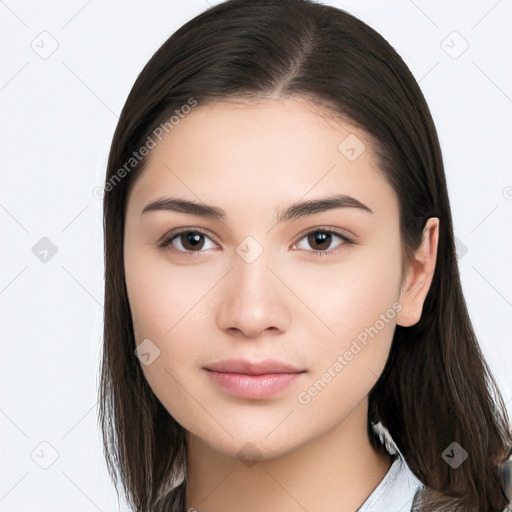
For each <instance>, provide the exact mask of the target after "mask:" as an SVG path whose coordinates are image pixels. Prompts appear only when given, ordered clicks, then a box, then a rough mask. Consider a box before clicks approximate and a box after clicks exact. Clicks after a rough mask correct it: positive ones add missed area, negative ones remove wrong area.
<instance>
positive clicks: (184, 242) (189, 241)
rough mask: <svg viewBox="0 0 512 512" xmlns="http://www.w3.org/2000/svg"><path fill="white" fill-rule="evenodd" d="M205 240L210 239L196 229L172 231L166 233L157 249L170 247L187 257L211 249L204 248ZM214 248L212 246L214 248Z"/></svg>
mask: <svg viewBox="0 0 512 512" xmlns="http://www.w3.org/2000/svg"><path fill="white" fill-rule="evenodd" d="M205 238H207V239H210V237H209V236H208V235H207V234H206V233H203V232H202V231H199V230H197V229H185V230H182V231H178V232H176V231H172V232H171V233H167V234H166V235H165V236H164V238H163V239H162V240H161V241H160V242H158V244H157V245H158V246H159V247H170V248H171V249H172V250H174V251H177V252H180V253H184V254H186V255H187V256H189V255H191V254H193V253H199V252H201V251H203V250H206V249H211V248H212V247H205V242H204V240H205ZM210 240H211V239H210ZM215 246H216V245H215V244H214V247H215ZM187 253H188V254H187Z"/></svg>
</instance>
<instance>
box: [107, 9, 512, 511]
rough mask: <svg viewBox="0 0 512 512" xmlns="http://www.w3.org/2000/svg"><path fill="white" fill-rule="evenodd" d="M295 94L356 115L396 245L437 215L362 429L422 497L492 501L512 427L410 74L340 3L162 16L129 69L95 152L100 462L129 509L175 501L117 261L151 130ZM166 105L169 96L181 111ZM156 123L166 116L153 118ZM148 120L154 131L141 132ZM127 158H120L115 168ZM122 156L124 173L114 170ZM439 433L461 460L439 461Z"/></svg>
mask: <svg viewBox="0 0 512 512" xmlns="http://www.w3.org/2000/svg"><path fill="white" fill-rule="evenodd" d="M290 95H298V96H301V97H304V98H307V99H309V100H311V101H313V102H315V103H316V104H317V105H319V106H320V107H322V108H323V109H324V110H325V111H326V112H328V113H331V114H333V115H335V116H339V117H340V118H342V119H345V120H349V121H351V122H352V123H353V124H355V125H357V126H359V127H361V128H362V129H364V130H365V131H366V132H367V133H368V134H369V135H370V136H371V137H372V139H373V140H374V141H375V146H376V148H377V150H378V158H379V164H380V169H381V171H382V172H383V174H384V175H385V177H386V179H387V180H388V182H389V183H390V185H391V186H392V187H393V189H394V190H395V192H396V194H397V196H398V200H399V205H400V212H401V214H400V215H401V217H400V225H401V226H400V227H401V233H402V239H403V245H404V248H405V249H406V251H407V253H408V254H411V253H412V251H414V249H416V248H417V247H418V245H419V243H420V241H421V236H422V231H423V228H424V226H425V222H426V220H427V219H428V218H429V217H438V218H439V219H440V234H439V247H438V257H437V265H436V270H435V273H434V277H433V282H432V285H431V288H430V290H429V293H428V295H427V298H426V301H425V304H424V308H423V313H422V316H421V319H420V321H419V322H418V323H417V324H416V325H414V326H412V327H408V328H404V327H401V326H397V328H396V331H395V334H394V338H393V343H392V347H391V352H390V354H389V358H388V361H387V364H386V367H385V369H384V371H383V373H382V375H381V376H380V378H379V380H378V382H377V383H376V384H375V386H374V388H373V389H372V391H371V393H370V395H369V411H368V434H369V436H370V439H371V442H372V443H373V444H374V446H375V447H378V446H379V440H378V438H377V437H376V435H375V434H374V432H373V430H372V425H373V424H375V423H377V422H379V421H380V422H381V423H382V425H384V426H385V427H386V428H387V429H388V430H389V432H390V433H391V436H392V438H393V440H394V441H395V443H396V445H397V446H398V448H399V449H400V451H401V452H402V454H403V456H404V458H405V460H406V462H407V464H408V465H409V467H410V468H411V470H412V471H413V473H414V474H415V475H416V476H417V477H418V478H419V479H420V480H421V481H422V482H423V483H424V484H425V486H426V491H425V492H424V493H423V496H422V499H421V500H420V504H421V510H424V511H427V510H428V511H430V510H432V511H433V510H436V511H439V510H450V511H453V510H468V511H478V512H482V511H489V512H498V511H501V510H502V509H503V508H504V506H505V505H506V499H505V496H504V494H503V492H502V490H501V486H500V481H499V479H498V476H497V473H496V470H495V466H496V464H497V463H498V462H499V461H500V460H501V459H502V458H503V457H504V456H505V455H506V453H507V451H508V449H509V448H510V445H511V444H512V441H511V430H510V425H509V420H508V416H507V413H506V409H505V406H504V404H503V400H502V397H501V395H500V393H499V390H498V388H497V386H496V383H495V381H494V379H493V377H492V375H491V372H490V370H489V367H488V366H487V364H486V362H485V360H484V358H483V355H482V353H481V351H480V348H479V346H478V343H477V340H476V337H475V333H474V331H473V328H472V326H471V322H470V319H469V316H468V311H467V308H466V303H465V301H464V297H463V293H462V289H461V283H460V279H459V272H458V267H457V258H456V252H455V244H454V235H453V227H452V217H451V213H450V204H449V199H448V193H447V187H446V180H445V174H444V168H443V161H442V156H441V150H440V146H439V142H438V137H437V133H436V129H435V127H434V123H433V121H432V117H431V114H430V111H429V109H428V106H427V104H426V102H425V99H424V97H423V95H422V93H421V90H420V88H419V86H418V84H417V83H416V81H415V79H414V77H413V76H412V74H411V72H410V71H409V69H408V68H407V66H406V65H405V63H404V62H403V60H402V59H401V58H400V57H399V55H398V54H397V53H396V52H395V51H394V50H393V48H392V47H391V46H390V45H389V43H388V42H387V41H386V40H385V39H384V38H383V37H382V36H380V35H379V34H378V33H377V32H375V31H374V30H373V29H372V28H370V27H369V26H367V25H366V24H365V23H363V22H362V21H360V20H358V19H357V18H355V17H353V16H352V15H350V14H348V13H346V12H344V11H342V10H340V9H336V8H334V7H330V6H325V5H321V4H316V3H314V2H313V1H311V0H228V1H226V2H224V3H221V4H218V5H216V6H214V7H211V8H209V9H208V10H206V11H205V12H203V13H202V14H200V15H198V16H196V17H195V18H194V19H192V20H191V21H189V22H187V23H186V24H185V25H183V26H182V27H181V28H180V29H179V30H177V31H176V32H175V33H174V34H173V35H172V36H171V37H170V38H169V39H168V40H167V41H166V42H165V43H164V44H163V45H162V46H161V47H160V48H159V49H158V51H157V52H156V53H155V54H154V55H153V57H152V58H151V59H150V60H149V62H148V63H147V64H146V66H145V67H144V69H143V70H142V72H141V73H140V75H139V76H138V78H137V80H136V82H135V84H134V86H133V88H132V90H131V92H130V94H129V96H128V99H127V101H126V104H125V105H124V108H123V111H122V113H121V117H120V119H119V123H118V125H117V128H116V130H115V134H114V137H113V140H112V145H111V149H110V155H109V159H108V168H107V174H106V182H105V191H106V193H105V196H104V236H105V238H104V242H105V316H104V346H103V354H102V366H101V376H100V379H101V382H100V388H99V398H100V402H99V405H100V407H99V421H100V423H101V428H102V434H103V441H104V449H105V456H106V459H107V463H108V469H109V472H110V474H111V476H112V478H113V480H114V483H115V486H116V489H118V482H119V479H120V480H121V483H122V486H123V489H124V491H125V495H126V498H127V500H128V502H129V503H130V506H132V507H133V508H134V510H136V511H137V512H142V511H144V512H148V511H152V512H153V511H160V510H161V511H164V510H172V511H176V512H177V511H180V512H181V511H182V510H183V509H184V486H185V484H186V479H185V481H184V482H183V483H182V485H181V486H178V487H173V482H179V481H180V480H182V479H183V478H184V477H185V476H186V446H185V437H184V429H183V428H182V427H181V426H180V425H179V424H178V423H177V422H176V421H175V420H174V418H172V417H171V416H170V414H169V413H168V412H167V411H166V410H165V409H164V407H163V406H162V404H161V403H160V402H159V401H158V399H157V398H156V397H155V395H154V394H153V392H152V390H151V389H150V387H149V385H148V384H147V382H146V379H145V378H144V375H143V373H142V370H141V367H140V364H139V361H138V359H137V358H136V357H135V355H134V348H135V340H134V334H133V328H132V321H131V314H130V308H129V303H128V298H127V292H126V286H125V274H124V266H123V230H124V215H125V207H126V200H127V195H128V192H129V190H130V188H131V186H132V185H133V183H134V181H135V180H136V179H137V176H138V175H140V173H141V171H142V170H143V168H144V165H145V163H146V160H147V158H146V157H141V158H139V157H137V161H135V160H132V159H133V153H134V151H137V150H138V149H139V148H141V147H142V146H144V145H146V146H147V144H148V142H149V140H150V139H154V138H155V135H156V134H157V133H159V132H158V127H159V126H161V125H162V124H163V125H164V126H167V128H166V131H168V130H169V129H170V128H171V125H170V124H169V119H171V118H172V116H173V115H176V111H183V112H184V110H183V106H184V105H190V104H191V103H192V102H196V104H199V105H204V104H206V103H209V102H214V101H217V100H219V101H221V100H222V99H228V98H234V97H237V98H245V99H247V100H251V101H259V100H261V99H265V98H267V97H273V98H284V97H286V96H290ZM180 109H181V110H180ZM166 122H167V125H165V123H166ZM155 130H156V131H155ZM127 162H130V164H129V165H128V166H127ZM121 169H124V172H121ZM453 442H456V443H458V444H459V445H460V446H462V447H463V448H464V449H465V450H466V451H467V452H468V454H469V456H468V459H467V460H466V461H465V462H464V463H463V464H462V465H460V466H459V467H458V468H457V469H454V468H452V467H451V466H450V465H449V464H447V463H445V462H444V460H443V459H442V454H443V452H444V451H445V449H446V448H447V447H448V446H449V445H450V444H451V443H453Z"/></svg>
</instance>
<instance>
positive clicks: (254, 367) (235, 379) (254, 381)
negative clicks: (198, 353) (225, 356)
mask: <svg viewBox="0 0 512 512" xmlns="http://www.w3.org/2000/svg"><path fill="white" fill-rule="evenodd" d="M203 369H204V370H205V371H206V374H207V375H208V377H209V378H210V379H211V380H212V381H213V382H215V383H216V384H217V385H218V386H219V387H220V388H221V389H222V390H223V391H225V392H227V393H228V394H230V395H232V396H236V397H240V398H252V399H255V398H270V397H272V396H274V395H277V394H278V393H279V392H281V391H283V390H284V389H286V388H287V387H288V386H290V385H291V384H293V383H294V382H296V381H297V380H298V379H299V378H300V377H301V375H302V374H303V373H306V370H302V369H300V368H298V367H296V366H294V365H291V364H289V363H285V362H281V361H277V360H272V359H266V360H264V361H259V362H251V361H248V360H244V359H229V360H224V361H218V362H215V363H212V364H209V365H208V366H206V367H204V368H203Z"/></svg>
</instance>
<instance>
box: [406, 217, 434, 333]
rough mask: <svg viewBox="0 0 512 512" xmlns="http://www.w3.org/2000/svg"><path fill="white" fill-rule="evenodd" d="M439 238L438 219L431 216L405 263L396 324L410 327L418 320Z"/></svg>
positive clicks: (428, 287) (428, 286)
mask: <svg viewBox="0 0 512 512" xmlns="http://www.w3.org/2000/svg"><path fill="white" fill-rule="evenodd" d="M438 240H439V219H438V218H436V217H431V218H430V219H428V221H427V223H426V224H425V228H424V229H423V238H422V241H421V244H420V246H419V247H418V249H417V250H416V252H415V253H414V257H413V260H412V261H410V262H409V263H408V264H407V269H406V271H405V276H404V279H403V282H402V288H401V291H400V300H399V302H400V304H401V305H402V309H401V310H400V312H399V313H398V315H397V324H398V325H401V326H402V327H410V326H411V325H414V324H416V323H418V322H419V320H420V318H421V312H422V310H423V303H424V301H425V297H426V296H427V293H428V290H429V289H430V285H431V283H432V278H433V276H434V270H435V268H436V259H437V246H438Z"/></svg>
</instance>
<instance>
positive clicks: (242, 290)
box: [217, 251, 291, 339]
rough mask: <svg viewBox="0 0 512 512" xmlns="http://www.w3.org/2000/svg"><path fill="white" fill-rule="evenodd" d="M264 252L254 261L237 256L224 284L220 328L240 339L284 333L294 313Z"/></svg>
mask: <svg viewBox="0 0 512 512" xmlns="http://www.w3.org/2000/svg"><path fill="white" fill-rule="evenodd" d="M269 263H271V262H270V261H269V258H268V257H267V254H266V252H265V251H264V252H263V254H261V255H260V256H259V257H258V258H257V259H256V260H255V261H252V262H250V263H249V262H248V261H246V260H244V259H243V258H242V257H239V256H238V255H237V256H236V257H235V258H234V268H233V269H232V270H231V271H230V272H229V273H228V275H227V276H226V277H225V279H224V280H223V282H222V288H221V289H222V292H221V296H220V297H219V307H218V310H217V326H218V327H219V328H220V329H222V330H223V331H225V332H226V333H228V334H230V335H231V336H237V337H239V338H240V339H246V338H247V339H255V338H261V337H262V336H268V335H276V334H279V333H282V332H285V331H286V330H287V329H288V328H289V325H290V321H291V313H290V310H289V307H288V304H287V302H286V296H288V297H289V296H290V291H289V289H288V288H287V287H286V286H285V284H283V281H282V280H281V279H280V277H279V271H278V270H277V271H276V269H274V268H273V267H274V266H275V265H272V266H269Z"/></svg>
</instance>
